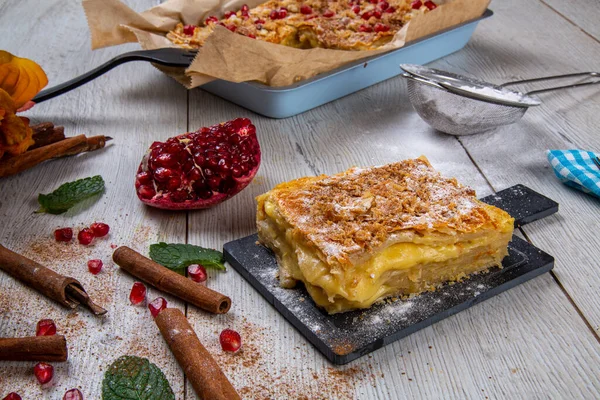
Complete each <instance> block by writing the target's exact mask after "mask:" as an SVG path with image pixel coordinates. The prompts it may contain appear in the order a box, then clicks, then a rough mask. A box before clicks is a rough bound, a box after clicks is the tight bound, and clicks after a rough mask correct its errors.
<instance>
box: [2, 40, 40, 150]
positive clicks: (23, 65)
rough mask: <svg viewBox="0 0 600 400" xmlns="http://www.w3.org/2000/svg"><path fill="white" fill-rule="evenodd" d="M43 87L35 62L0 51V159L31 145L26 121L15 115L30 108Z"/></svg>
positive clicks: (29, 131)
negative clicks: (32, 100)
mask: <svg viewBox="0 0 600 400" xmlns="http://www.w3.org/2000/svg"><path fill="white" fill-rule="evenodd" d="M47 84H48V78H47V77H46V74H45V73H44V71H43V70H42V68H41V67H40V66H39V65H37V64H36V63H35V62H33V61H31V60H28V59H26V58H20V57H16V56H13V55H12V54H10V53H8V52H6V51H3V50H0V158H2V156H3V155H4V153H8V154H12V155H18V154H21V153H23V152H25V151H26V150H27V149H28V148H29V146H31V145H32V144H33V143H34V141H33V139H32V136H33V132H32V131H31V128H30V127H29V120H28V119H27V118H24V117H18V116H17V115H16V113H17V112H18V111H23V110H26V109H28V108H31V106H32V102H31V99H33V97H34V96H35V95H36V94H37V93H38V92H39V91H40V90H41V89H42V88H43V87H44V86H46V85H47Z"/></svg>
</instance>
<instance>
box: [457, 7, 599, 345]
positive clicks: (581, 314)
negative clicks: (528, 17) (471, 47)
mask: <svg viewBox="0 0 600 400" xmlns="http://www.w3.org/2000/svg"><path fill="white" fill-rule="evenodd" d="M540 1H542V0H540ZM456 140H457V141H458V143H460V145H461V146H462V148H463V149H464V150H465V153H466V154H467V157H469V159H470V160H471V162H472V163H473V165H474V166H475V168H477V171H479V173H480V174H481V176H482V177H483V179H485V181H486V182H487V184H488V186H489V187H490V188H491V189H492V191H493V192H494V193H496V192H497V190H496V189H495V188H494V185H492V183H491V182H490V181H489V180H488V178H487V176H486V175H485V174H484V173H483V171H482V170H481V168H479V165H477V163H476V162H475V160H474V159H473V157H471V154H470V153H469V150H467V148H466V147H465V146H464V144H463V142H462V141H461V140H460V137H459V136H456ZM518 229H519V231H520V232H521V233H522V234H523V236H524V237H525V240H527V241H528V242H529V243H531V244H534V243H533V241H532V240H531V239H530V238H529V235H527V233H526V232H525V230H524V229H523V228H522V227H519V228H518ZM550 276H552V279H554V282H556V284H557V285H558V287H559V288H560V290H561V292H562V293H563V294H564V296H565V297H566V298H567V300H568V301H569V303H571V305H572V306H573V308H574V309H575V311H577V314H578V315H579V317H580V318H581V319H582V320H583V323H584V324H585V325H586V326H587V327H588V329H589V330H590V331H591V332H592V335H593V336H594V337H595V338H596V340H597V341H598V343H600V336H599V335H598V333H597V332H596V331H595V330H594V327H593V326H592V324H590V322H589V321H588V320H587V318H586V317H585V315H584V314H583V312H582V311H581V310H580V309H579V307H578V306H577V304H576V303H575V302H574V301H573V298H571V295H570V294H569V292H567V290H566V289H565V287H564V286H563V284H562V283H561V282H560V280H559V279H558V277H557V276H556V274H555V273H554V271H550Z"/></svg>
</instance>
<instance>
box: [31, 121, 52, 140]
mask: <svg viewBox="0 0 600 400" xmlns="http://www.w3.org/2000/svg"><path fill="white" fill-rule="evenodd" d="M30 128H31V130H32V131H33V136H34V137H35V136H36V135H39V134H40V133H42V132H45V131H50V130H52V129H54V124H53V123H52V122H42V123H39V124H36V125H31V126H30Z"/></svg>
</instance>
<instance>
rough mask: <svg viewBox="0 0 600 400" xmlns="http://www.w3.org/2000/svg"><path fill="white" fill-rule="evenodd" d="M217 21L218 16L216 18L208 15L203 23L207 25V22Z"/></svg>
mask: <svg viewBox="0 0 600 400" xmlns="http://www.w3.org/2000/svg"><path fill="white" fill-rule="evenodd" d="M217 22H219V18H217V17H215V16H210V17H208V18H206V19H205V20H204V25H208V24H209V23H213V24H214V23H217Z"/></svg>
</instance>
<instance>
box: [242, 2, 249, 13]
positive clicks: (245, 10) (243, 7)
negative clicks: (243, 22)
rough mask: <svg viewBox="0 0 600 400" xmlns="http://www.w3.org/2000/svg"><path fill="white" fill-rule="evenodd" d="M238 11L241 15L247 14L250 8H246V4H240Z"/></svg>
mask: <svg viewBox="0 0 600 400" xmlns="http://www.w3.org/2000/svg"><path fill="white" fill-rule="evenodd" d="M240 10H241V11H242V13H248V11H250V7H248V4H242V8H240Z"/></svg>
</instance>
